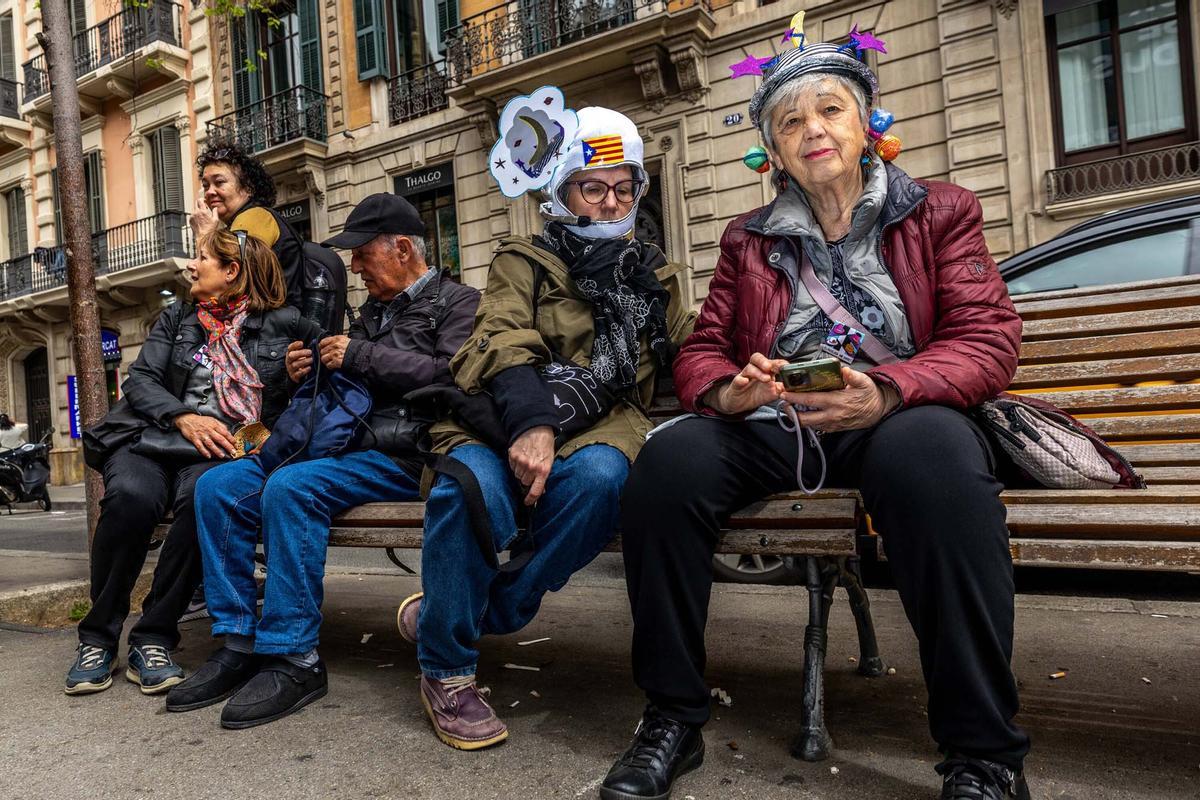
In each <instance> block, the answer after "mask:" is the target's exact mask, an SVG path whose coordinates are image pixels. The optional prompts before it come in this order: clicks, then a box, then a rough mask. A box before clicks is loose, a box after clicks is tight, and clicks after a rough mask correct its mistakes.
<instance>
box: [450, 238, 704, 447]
mask: <svg viewBox="0 0 1200 800" xmlns="http://www.w3.org/2000/svg"><path fill="white" fill-rule="evenodd" d="M531 260H532V261H536V262H537V263H539V264H541V265H542V267H543V269H544V271H545V275H544V277H543V279H542V283H541V287H540V289H539V295H540V299H539V300H538V303H537V318H536V319H534V315H533V284H534V276H533V268H532V266H531V265H530V263H529V261H531ZM684 270H685V267H684V266H683V265H682V264H667V265H665V266H663V267H661V268H659V269H658V270H657V271H656V272H655V274H656V275H657V276H658V279H659V281H660V282H661V283H662V285H663V288H664V289H666V290H667V291H668V292H669V293H670V295H671V302H670V303H669V304H668V306H667V329H668V332H669V334H670V337H671V340H672V341H673V342H674V343H675V344H676V345H679V344H681V343H682V342H683V340H684V339H685V338H686V337H687V336H688V334H690V333H691V332H692V325H693V324H694V323H695V316H696V315H695V313H693V312H690V311H688V310H687V309H686V308H684V306H683V301H682V292H681V289H682V282H683V280H684V279H685V274H686V273H685V271H684ZM593 338H594V335H593V326H592V304H591V303H589V302H588V301H587V300H586V299H584V297H583V296H582V295H580V294H579V293H578V292H577V291H576V290H575V284H574V282H573V281H572V280H571V278H570V277H569V275H568V274H567V266H566V264H564V263H563V262H562V261H561V260H560V259H559V258H557V257H556V256H554V255H553V254H551V253H549V252H547V251H546V250H543V249H542V248H540V247H537V246H536V245H534V244H533V242H532V241H531V240H530V239H528V238H524V237H516V236H513V237H508V238H506V239H503V240H502V241H501V242H500V244H499V245H498V246H497V248H496V253H495V255H494V256H493V258H492V265H491V269H490V270H489V272H488V282H487V290H486V291H484V293H483V299H482V300H481V301H480V303H479V309H478V310H477V311H476V313H475V328H474V330H472V332H471V336H470V337H469V338H468V339H467V341H466V343H465V344H463V346H462V348H461V349H459V351H458V353H457V354H456V355H455V356H454V358H452V359H451V360H450V374H451V375H452V376H453V377H454V381H455V382H456V383H457V384H458V385H459V387H461V388H462V389H463V391H465V392H467V393H469V394H474V393H476V392H481V391H484V390H486V389H487V388H488V385H489V384H490V383H491V381H492V379H493V378H494V377H496V375H498V374H499V373H501V372H503V371H504V370H506V369H508V368H509V367H517V366H522V365H531V366H541V365H543V364H548V363H549V362H550V361H551V360H552V355H551V354H552V353H557V354H559V355H561V356H563V357H564V358H567V359H570V360H571V361H573V362H575V363H576V364H579V365H580V366H585V367H586V366H588V365H589V364H590V363H591V357H592V339H593ZM657 368H658V362H657V359H656V358H655V357H654V355H653V354H652V353H651V352H650V348H649V346H648V345H647V343H646V338H645V336H644V335H643V337H642V353H641V359H640V361H639V363H638V372H637V398H636V402H635V401H634V399H633V398H631V399H628V400H625V401H622V402H618V403H617V404H616V405H615V406H614V407H613V409H612V410H611V411H610V412H609V414H608V416H606V417H605V418H604V419H603V420H601V421H600V422H598V423H596V424H595V425H593V426H592V427H591V428H589V429H588V430H587V431H585V432H584V433H581V434H579V435H578V436H576V437H575V438H573V439H571V440H570V441H567V442H565V443H563V445H562V446H561V447H560V448H559V449H558V452H557V454H556V455H557V456H558V457H559V458H566V457H567V456H569V455H571V454H572V453H574V452H575V451H576V450H578V449H579V448H581V447H586V446H587V445H589V444H607V445H611V446H613V447H615V448H617V449H618V450H620V451H621V452H622V453H624V454H625V457H626V458H628V459H629V460H630V462H632V461H633V459H634V458H636V457H637V454H638V451H639V450H640V449H641V447H642V445H643V444H644V443H645V441H646V433H647V432H649V430H650V428H651V424H650V420H649V418H648V417H647V416H646V413H645V409H647V408H649V407H650V403H651V401H652V400H653V398H654V379H655V372H656V371H657ZM430 437H431V438H432V448H433V450H434V452H437V453H447V452H449V451H450V450H451V449H453V448H455V447H458V446H459V445H462V444H478V443H479V442H478V441H477V440H475V439H474V438H473V437H472V436H471V434H470V433H468V432H467V431H466V430H464V429H463V428H462V427H460V426H459V425H457V424H456V423H455V422H454V421H453V420H443V421H441V422H439V423H437V424H435V425H434V426H433V427H432V428H431V429H430Z"/></svg>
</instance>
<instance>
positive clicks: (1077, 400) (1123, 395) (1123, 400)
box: [1018, 383, 1200, 414]
mask: <svg viewBox="0 0 1200 800" xmlns="http://www.w3.org/2000/svg"><path fill="white" fill-rule="evenodd" d="M1018 393H1019V394H1029V395H1030V396H1031V397H1036V398H1037V399H1039V400H1045V401H1046V402H1047V403H1053V404H1054V405H1056V406H1058V407H1059V408H1061V409H1062V410H1063V411H1069V412H1070V413H1072V414H1088V413H1097V412H1101V413H1104V412H1112V413H1117V412H1121V411H1157V410H1164V411H1165V410H1184V409H1189V408H1195V409H1200V383H1180V384H1175V385H1173V386H1130V387H1125V388H1121V389H1070V390H1065V391H1057V392H1018Z"/></svg>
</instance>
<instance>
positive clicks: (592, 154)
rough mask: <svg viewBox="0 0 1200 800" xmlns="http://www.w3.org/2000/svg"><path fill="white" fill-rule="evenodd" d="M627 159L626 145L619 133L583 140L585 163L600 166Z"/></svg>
mask: <svg viewBox="0 0 1200 800" xmlns="http://www.w3.org/2000/svg"><path fill="white" fill-rule="evenodd" d="M624 160H625V146H624V145H623V144H622V143H621V137H620V135H619V134H613V135H612V136H596V137H594V138H592V139H584V140H583V165H584V166H585V167H599V166H602V165H604V164H620V163H621V162H623V161H624Z"/></svg>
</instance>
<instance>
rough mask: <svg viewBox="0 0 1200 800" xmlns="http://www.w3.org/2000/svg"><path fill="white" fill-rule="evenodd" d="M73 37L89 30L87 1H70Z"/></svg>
mask: <svg viewBox="0 0 1200 800" xmlns="http://www.w3.org/2000/svg"><path fill="white" fill-rule="evenodd" d="M70 3H71V35H72V36H78V35H79V34H81V33H83V32H84V31H86V30H87V26H88V24H87V0H70Z"/></svg>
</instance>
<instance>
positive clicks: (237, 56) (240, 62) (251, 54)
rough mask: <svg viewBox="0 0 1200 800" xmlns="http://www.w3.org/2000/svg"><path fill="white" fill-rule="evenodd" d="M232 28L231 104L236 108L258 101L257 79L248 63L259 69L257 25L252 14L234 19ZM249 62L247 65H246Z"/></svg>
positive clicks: (255, 73) (260, 66)
mask: <svg viewBox="0 0 1200 800" xmlns="http://www.w3.org/2000/svg"><path fill="white" fill-rule="evenodd" d="M232 26H233V48H232V50H233V104H234V105H235V106H236V107H237V108H245V107H246V106H249V105H252V104H254V103H257V102H258V101H259V100H260V99H262V98H261V97H260V92H259V77H258V74H257V72H251V70H250V65H249V64H250V63H252V64H254V65H255V67H256V68H257V69H261V68H262V65H261V64H259V58H258V35H257V34H258V24H257V18H256V17H255V16H254V15H253V14H247V15H246V16H244V17H242V18H241V19H236V20H234V21H233V23H232ZM247 62H249V63H247Z"/></svg>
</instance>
